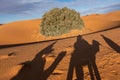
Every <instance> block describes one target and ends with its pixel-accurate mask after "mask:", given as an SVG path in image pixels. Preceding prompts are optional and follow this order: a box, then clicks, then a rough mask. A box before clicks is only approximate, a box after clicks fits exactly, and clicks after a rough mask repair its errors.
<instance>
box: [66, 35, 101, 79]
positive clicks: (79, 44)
mask: <svg viewBox="0 0 120 80" xmlns="http://www.w3.org/2000/svg"><path fill="white" fill-rule="evenodd" d="M99 45H100V44H99V42H97V41H95V40H93V44H92V45H90V44H89V43H88V42H87V41H86V40H84V39H83V38H82V36H80V35H79V36H78V37H77V41H76V42H75V44H74V52H73V53H72V54H71V59H70V64H69V69H68V75H67V80H72V79H73V72H74V69H75V72H76V77H77V79H76V80H84V71H83V67H84V66H88V69H89V74H90V78H91V80H95V78H96V80H101V78H100V74H99V71H98V68H97V65H96V62H95V60H96V57H95V55H96V53H97V52H98V51H99Z"/></svg>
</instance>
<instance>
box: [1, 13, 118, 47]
mask: <svg viewBox="0 0 120 80" xmlns="http://www.w3.org/2000/svg"><path fill="white" fill-rule="evenodd" d="M82 19H83V21H84V23H85V28H83V29H82V30H80V31H78V30H73V31H71V32H70V33H67V34H64V35H62V36H58V37H45V36H42V35H41V34H40V23H41V20H40V19H34V20H25V21H17V22H12V23H8V24H4V25H1V26H0V44H1V45H4V44H18V43H29V42H36V41H45V40H52V39H58V38H66V37H71V36H77V35H79V34H87V33H91V32H96V31H101V30H105V29H110V28H114V27H119V26H120V11H115V12H111V13H107V14H92V15H88V16H83V17H82Z"/></svg>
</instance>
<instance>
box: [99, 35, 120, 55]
mask: <svg viewBox="0 0 120 80" xmlns="http://www.w3.org/2000/svg"><path fill="white" fill-rule="evenodd" d="M101 36H102V37H103V39H104V40H105V42H106V43H107V44H108V45H109V46H110V47H111V48H112V49H114V50H115V51H117V52H118V53H120V46H119V45H117V44H116V43H115V42H114V41H112V40H111V39H109V38H107V37H105V36H104V35H101Z"/></svg>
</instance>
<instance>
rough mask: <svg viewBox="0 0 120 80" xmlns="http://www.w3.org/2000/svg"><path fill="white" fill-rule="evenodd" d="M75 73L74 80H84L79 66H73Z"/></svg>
mask: <svg viewBox="0 0 120 80" xmlns="http://www.w3.org/2000/svg"><path fill="white" fill-rule="evenodd" d="M75 71H76V77H77V79H76V80H84V72H83V68H82V65H81V64H76V65H75Z"/></svg>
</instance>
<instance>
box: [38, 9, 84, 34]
mask: <svg viewBox="0 0 120 80" xmlns="http://www.w3.org/2000/svg"><path fill="white" fill-rule="evenodd" d="M40 27H41V30H40V32H41V34H42V35H45V36H59V35H62V34H65V33H68V32H70V31H71V30H73V29H81V28H82V27H84V23H83V21H82V19H81V18H80V14H79V13H78V12H76V11H75V10H71V9H69V8H66V7H64V8H62V9H60V8H54V9H52V10H50V11H49V12H47V13H45V14H44V15H43V17H42V23H41V25H40Z"/></svg>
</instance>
